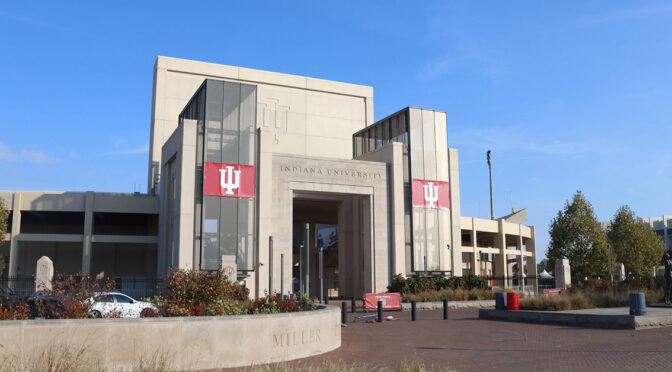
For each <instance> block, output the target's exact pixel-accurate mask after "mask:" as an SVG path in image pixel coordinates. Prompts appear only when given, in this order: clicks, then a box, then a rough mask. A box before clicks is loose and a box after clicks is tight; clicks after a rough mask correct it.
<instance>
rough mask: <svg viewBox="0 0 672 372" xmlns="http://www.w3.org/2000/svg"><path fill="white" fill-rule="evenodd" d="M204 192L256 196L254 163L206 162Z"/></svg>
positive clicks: (219, 194) (230, 195) (242, 196)
mask: <svg viewBox="0 0 672 372" xmlns="http://www.w3.org/2000/svg"><path fill="white" fill-rule="evenodd" d="M203 194H204V195H209V196H227V197H232V198H254V165H242V164H225V163H209V162H206V163H205V168H204V170H203Z"/></svg>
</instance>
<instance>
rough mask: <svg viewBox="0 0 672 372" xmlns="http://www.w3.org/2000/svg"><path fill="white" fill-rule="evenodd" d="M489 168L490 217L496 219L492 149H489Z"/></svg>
mask: <svg viewBox="0 0 672 372" xmlns="http://www.w3.org/2000/svg"><path fill="white" fill-rule="evenodd" d="M488 169H490V219H491V220H494V219H495V204H494V202H493V200H492V162H491V161H490V150H488Z"/></svg>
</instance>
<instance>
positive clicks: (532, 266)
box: [527, 226, 539, 294]
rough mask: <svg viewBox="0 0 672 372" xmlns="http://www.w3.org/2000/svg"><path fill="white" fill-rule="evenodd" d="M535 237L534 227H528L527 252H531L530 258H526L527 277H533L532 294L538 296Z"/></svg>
mask: <svg viewBox="0 0 672 372" xmlns="http://www.w3.org/2000/svg"><path fill="white" fill-rule="evenodd" d="M535 243H536V235H535V232H534V226H530V240H528V242H527V251H528V252H532V256H531V257H527V265H528V266H529V267H528V269H527V272H528V273H529V275H534V276H535V279H534V280H533V283H532V285H533V286H534V293H535V294H539V280H538V279H536V278H537V250H536V246H535Z"/></svg>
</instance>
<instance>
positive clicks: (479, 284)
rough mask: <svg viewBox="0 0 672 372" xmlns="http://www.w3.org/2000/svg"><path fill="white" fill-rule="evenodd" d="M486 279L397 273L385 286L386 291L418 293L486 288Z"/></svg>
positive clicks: (472, 276) (470, 276)
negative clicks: (413, 275)
mask: <svg viewBox="0 0 672 372" xmlns="http://www.w3.org/2000/svg"><path fill="white" fill-rule="evenodd" d="M487 288H488V286H487V281H485V280H484V279H483V278H482V277H480V276H476V275H469V276H464V277H456V276H454V277H452V278H443V277H427V276H418V277H411V278H404V277H403V276H402V275H401V274H397V275H395V276H394V277H393V278H392V283H391V284H390V285H389V286H388V287H387V290H388V292H398V293H401V294H402V295H403V294H418V293H423V292H431V291H441V290H444V289H468V290H471V289H487Z"/></svg>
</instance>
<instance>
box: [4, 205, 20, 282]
mask: <svg viewBox="0 0 672 372" xmlns="http://www.w3.org/2000/svg"><path fill="white" fill-rule="evenodd" d="M20 231H21V193H19V192H15V193H14V194H13V195H12V231H10V233H11V234H12V235H11V237H10V241H9V271H8V272H7V274H8V277H9V278H16V277H17V276H18V275H19V232H20Z"/></svg>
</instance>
